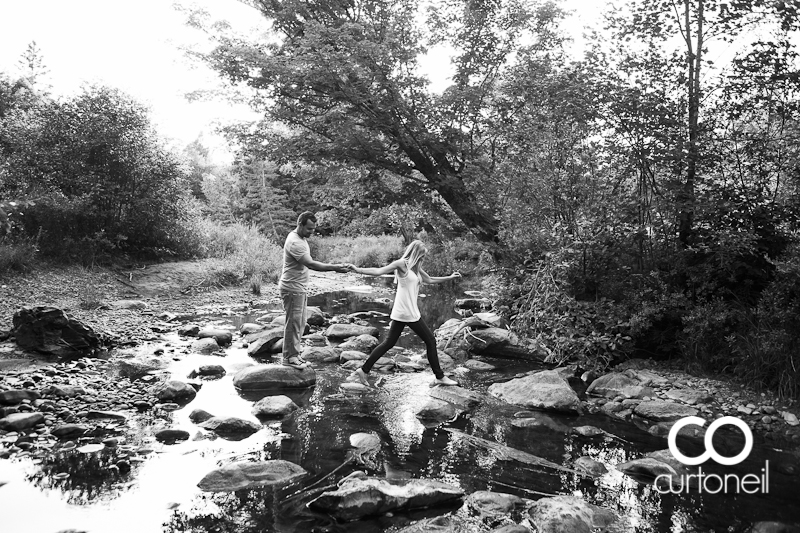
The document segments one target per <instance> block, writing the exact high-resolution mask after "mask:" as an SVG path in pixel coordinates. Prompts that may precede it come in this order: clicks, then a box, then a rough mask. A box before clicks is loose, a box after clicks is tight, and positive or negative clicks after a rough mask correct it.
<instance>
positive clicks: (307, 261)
mask: <svg viewBox="0 0 800 533" xmlns="http://www.w3.org/2000/svg"><path fill="white" fill-rule="evenodd" d="M297 261H298V262H299V263H300V264H301V265H303V266H305V267H308V268H310V269H311V270H318V271H320V272H342V273H344V272H349V271H350V265H349V264H345V263H323V262H321V261H315V260H314V259H311V256H310V255H308V254H306V255H304V256H302V257H301V258H300V259H298V260H297Z"/></svg>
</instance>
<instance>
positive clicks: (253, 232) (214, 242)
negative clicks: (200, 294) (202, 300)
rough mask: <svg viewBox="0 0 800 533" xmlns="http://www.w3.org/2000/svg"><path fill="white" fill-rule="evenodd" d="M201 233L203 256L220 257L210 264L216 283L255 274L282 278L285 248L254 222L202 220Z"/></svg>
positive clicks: (230, 281)
mask: <svg viewBox="0 0 800 533" xmlns="http://www.w3.org/2000/svg"><path fill="white" fill-rule="evenodd" d="M199 234H200V240H201V247H200V250H201V254H202V256H203V257H207V258H215V259H218V260H219V261H217V262H212V263H210V265H209V268H210V270H211V271H212V272H211V273H212V274H213V275H211V276H210V277H209V279H212V278H213V279H214V284H217V285H229V284H231V283H234V282H237V281H244V280H251V279H253V278H254V276H260V279H261V280H266V281H269V282H273V283H275V282H277V281H278V279H279V278H280V274H281V268H282V265H283V249H282V248H281V247H279V246H278V245H277V244H275V243H274V242H272V241H271V240H270V239H269V238H268V237H266V236H265V235H263V234H262V233H261V232H260V231H259V230H258V228H257V227H256V226H255V225H245V224H240V223H236V224H229V225H223V224H221V223H219V222H215V221H212V220H207V219H206V220H202V221H200V223H199Z"/></svg>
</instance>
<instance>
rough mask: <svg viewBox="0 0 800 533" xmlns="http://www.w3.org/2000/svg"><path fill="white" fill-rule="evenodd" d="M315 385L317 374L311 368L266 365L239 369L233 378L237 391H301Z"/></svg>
mask: <svg viewBox="0 0 800 533" xmlns="http://www.w3.org/2000/svg"><path fill="white" fill-rule="evenodd" d="M316 383H317V373H316V372H315V371H314V369H313V368H311V367H306V368H303V369H298V368H293V367H291V366H284V365H276V364H267V365H253V366H248V367H246V368H243V369H241V370H240V371H238V372H237V373H236V374H235V375H234V376H233V386H234V387H236V388H237V389H239V390H243V391H247V390H267V389H303V388H307V387H312V386H314V385H315V384H316Z"/></svg>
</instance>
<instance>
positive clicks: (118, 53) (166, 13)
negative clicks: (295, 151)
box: [0, 0, 263, 147]
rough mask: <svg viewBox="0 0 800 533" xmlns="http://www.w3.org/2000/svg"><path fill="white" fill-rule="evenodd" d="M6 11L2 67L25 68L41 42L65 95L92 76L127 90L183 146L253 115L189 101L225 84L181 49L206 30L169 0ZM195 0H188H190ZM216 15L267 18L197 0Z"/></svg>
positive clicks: (48, 0)
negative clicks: (216, 125) (31, 49)
mask: <svg viewBox="0 0 800 533" xmlns="http://www.w3.org/2000/svg"><path fill="white" fill-rule="evenodd" d="M2 3H3V4H5V5H3V9H2V16H1V17H0V71H3V72H6V73H9V74H11V75H12V76H13V75H14V74H18V73H19V70H18V68H19V66H18V63H19V59H20V57H21V56H22V54H23V53H24V52H25V50H26V48H27V46H28V44H29V43H30V42H31V41H36V45H37V46H38V48H39V50H40V52H41V56H42V58H43V61H44V64H45V66H46V67H47V69H48V70H49V75H48V79H47V81H48V82H49V83H50V84H51V85H52V91H53V93H54V94H57V95H64V94H71V93H73V92H75V91H77V90H78V89H79V88H80V86H81V85H82V84H83V83H84V82H96V83H100V84H103V85H108V86H111V87H115V88H118V89H121V90H123V91H124V92H126V93H127V94H129V95H131V96H132V97H134V98H135V99H136V100H138V101H139V102H142V103H143V104H145V105H147V106H149V107H150V108H151V110H152V114H151V117H152V119H153V122H154V123H155V126H156V128H157V130H158V131H159V133H160V135H161V136H162V137H164V138H167V139H172V140H173V141H174V144H175V145H176V146H179V147H181V146H183V145H185V144H186V143H188V142H191V141H192V140H193V139H195V138H197V136H198V135H199V134H200V133H201V132H203V133H204V136H211V131H212V129H213V128H212V126H211V125H212V123H213V122H214V121H216V120H221V121H228V120H231V119H237V118H246V117H248V116H250V115H249V114H248V113H247V112H246V110H245V109H244V108H241V107H240V108H236V107H234V106H231V105H230V104H227V103H221V102H217V103H212V102H193V103H190V102H188V101H187V99H186V97H185V95H186V93H188V92H191V91H194V90H198V89H208V88H212V87H216V86H218V84H219V83H220V82H219V80H218V78H217V77H216V75H215V74H214V73H213V72H212V71H211V70H210V69H208V68H206V67H204V66H202V65H197V64H195V63H193V62H192V61H190V60H188V59H187V58H186V57H185V55H184V53H183V52H182V51H181V50H180V48H181V47H184V46H190V47H191V46H201V45H202V42H203V39H202V35H201V34H200V33H199V32H198V31H197V30H194V29H191V28H188V27H186V26H185V24H184V19H185V16H184V14H182V13H180V12H179V11H177V10H176V9H174V7H173V5H172V2H170V1H169V0H137V1H136V2H118V1H114V0H69V1H65V0H29V1H20V2H18V1H11V0H3V2H2ZM187 4H188V2H187ZM194 4H195V5H198V6H200V7H203V8H205V9H207V10H208V11H209V12H210V13H211V14H212V16H214V17H215V18H225V19H227V20H229V21H231V22H232V23H234V24H235V25H236V26H237V27H241V28H243V29H249V28H250V27H255V26H256V25H257V24H259V23H261V22H262V21H263V18H262V17H261V16H260V15H259V14H258V13H257V12H255V11H254V10H253V9H252V8H250V7H247V6H246V5H244V4H242V3H240V2H237V1H236V0H196V1H195V2H194Z"/></svg>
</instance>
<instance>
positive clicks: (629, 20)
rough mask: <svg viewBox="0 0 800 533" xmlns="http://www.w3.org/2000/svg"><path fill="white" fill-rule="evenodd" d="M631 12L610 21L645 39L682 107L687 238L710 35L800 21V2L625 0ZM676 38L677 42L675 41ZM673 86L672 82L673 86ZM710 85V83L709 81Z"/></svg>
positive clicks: (682, 203) (723, 37)
mask: <svg viewBox="0 0 800 533" xmlns="http://www.w3.org/2000/svg"><path fill="white" fill-rule="evenodd" d="M628 7H629V12H630V13H631V15H632V16H630V17H625V18H622V17H620V18H618V19H617V20H616V23H615V24H614V26H615V27H616V28H617V29H618V30H619V31H620V35H621V36H622V38H623V39H625V40H626V41H627V42H631V40H632V39H634V38H635V42H640V43H644V44H645V47H646V49H647V51H648V52H649V53H650V54H652V55H654V56H655V55H658V54H661V56H662V58H663V59H666V60H665V61H663V62H662V63H661V65H662V66H663V67H665V68H666V69H671V70H672V73H671V74H672V75H670V74H669V73H668V72H667V71H665V72H663V73H662V74H666V77H665V81H669V80H673V81H674V82H676V86H677V87H680V88H681V92H678V93H677V95H678V96H679V98H680V100H681V101H682V102H681V105H682V107H683V109H684V113H685V114H684V118H683V121H682V122H683V124H682V134H681V137H682V138H681V139H678V141H679V144H680V146H678V147H677V148H678V152H679V153H680V154H681V156H680V160H679V161H677V163H678V165H679V166H678V167H677V170H678V172H679V173H680V177H681V181H682V185H681V187H680V189H679V190H678V192H677V200H678V237H679V239H680V241H681V243H683V244H684V245H689V244H691V240H692V233H693V228H694V219H695V211H696V201H697V185H698V179H700V175H699V169H698V165H699V163H700V160H701V158H702V152H703V143H704V139H703V135H704V131H706V125H704V124H703V114H702V110H703V103H704V102H705V101H706V100H705V96H707V95H708V94H709V93H710V91H709V87H707V85H708V84H709V83H713V82H709V81H708V80H710V79H713V78H712V77H710V76H708V75H707V74H708V72H707V71H708V69H709V68H710V66H711V63H710V61H708V58H707V57H706V54H707V52H708V49H709V46H710V45H711V43H712V42H713V41H717V42H720V43H727V44H728V45H730V44H731V43H733V42H734V41H735V40H736V39H737V38H738V37H740V36H742V35H743V34H747V32H749V31H751V30H752V29H753V28H755V27H758V26H764V25H770V24H771V25H775V26H777V27H779V28H780V29H782V30H783V31H791V30H795V29H797V28H798V27H800V26H799V24H800V19H799V18H798V14H800V2H798V0H789V1H780V2H774V1H768V0H731V1H729V2H722V1H718V0H682V1H678V0H644V1H639V0H637V1H635V2H630V3H629V4H628ZM676 43H677V45H675V44H676ZM677 87H676V88H677ZM712 87H713V86H712Z"/></svg>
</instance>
